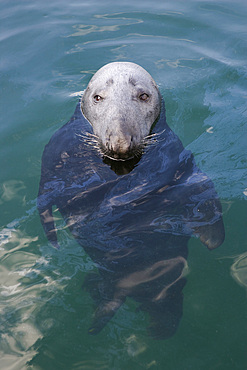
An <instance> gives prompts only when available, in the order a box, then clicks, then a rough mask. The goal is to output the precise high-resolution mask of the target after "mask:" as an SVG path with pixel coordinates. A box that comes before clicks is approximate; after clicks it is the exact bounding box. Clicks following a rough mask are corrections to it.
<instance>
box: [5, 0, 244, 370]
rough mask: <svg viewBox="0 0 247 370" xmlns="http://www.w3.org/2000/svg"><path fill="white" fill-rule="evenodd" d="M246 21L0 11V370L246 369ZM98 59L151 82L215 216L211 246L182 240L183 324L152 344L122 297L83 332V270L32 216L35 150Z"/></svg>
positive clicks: (72, 5)
mask: <svg viewBox="0 0 247 370" xmlns="http://www.w3.org/2000/svg"><path fill="white" fill-rule="evenodd" d="M246 17H247V3H246V1H244V0H242V1H240V0H237V1H227V0H216V1H201V0H197V1H196V0H194V1H193V0H188V1H177V0H175V1H171V0H170V1H158V0H155V1H153V2H149V1H145V0H142V1H138V0H137V1H135V2H134V1H124V2H117V1H116V0H114V1H113V0H111V1H98V0H92V1H88V2H86V1H83V0H81V1H79V0H74V1H70V2H69V1H64V0H61V1H58V0H57V1H47V0H45V1H30V0H28V1H25V0H20V1H17V0H11V1H4V0H1V1H0V29H1V32H0V81H1V85H0V107H1V108H0V109H1V112H0V113H1V116H0V117H1V123H0V143H1V144H0V157H1V158H0V163H1V172H0V207H1V213H0V258H1V263H0V312H1V316H0V317H1V318H0V368H1V369H4V370H7V369H13V370H15V369H18V370H19V369H29V368H30V369H42V370H43V369H44V370H50V369H51V370H54V369H121V370H122V369H133V370H135V369H167V370H180V369H181V370H184V369H192V370H198V369H203V370H204V369H205V370H208V369H213V370H214V369H217V370H221V369H222V370H223V369H224V370H227V369H229V370H232V369H246V367H247V355H246V353H247V348H246V346H247V345H246V343H247V298H246V288H247V243H246V240H247V238H246V231H247V227H246V219H247V217H246V216H247V213H246V197H247V185H246V178H247V164H246V142H247V135H246V120H247V119H246V116H247V114H246V107H247V103H246V95H247V93H246V74H247V73H246V72H247V67H246V64H247V63H246V59H247V49H246V47H247V42H246V41H247V26H246ZM110 61H132V62H135V63H138V64H141V65H142V66H143V67H144V68H146V69H147V70H148V71H149V72H150V73H151V75H152V76H153V78H154V79H155V80H156V82H157V83H158V85H159V88H160V90H161V92H162V95H163V96H164V98H165V101H166V110H167V121H168V124H169V125H170V126H171V128H172V129H173V130H174V131H175V132H176V133H177V134H178V135H179V137H180V139H181V140H182V142H183V144H184V145H185V146H186V147H188V148H189V149H191V150H192V151H193V153H194V154H195V158H196V161H197V164H198V165H199V166H200V168H201V169H202V170H204V171H205V172H207V174H208V175H209V176H210V177H211V179H212V180H213V181H214V183H215V187H216V189H217V191H218V194H219V196H220V198H221V201H222V205H223V214H224V223H225V229H226V239H225V242H224V244H223V245H222V246H221V247H219V248H218V249H217V250H214V251H212V252H209V251H208V250H207V249H206V248H205V247H204V246H203V245H202V244H201V243H200V241H199V240H197V239H191V241H190V244H189V258H188V266H189V271H188V276H187V279H188V281H187V285H186V286H185V288H184V313H183V318H182V320H181V323H180V326H179V329H178V331H177V333H176V334H175V335H174V336H173V337H172V338H171V339H169V340H166V341H155V340H153V339H152V338H150V337H148V336H147V333H146V326H147V324H148V317H146V316H145V314H144V313H142V312H136V307H137V306H136V304H135V302H133V301H132V300H131V299H129V300H127V301H126V303H125V304H124V305H123V306H122V307H121V309H120V310H119V311H118V312H117V314H116V315H115V316H114V318H113V319H112V320H111V321H110V322H109V323H108V325H107V326H106V327H105V328H104V330H103V331H102V332H101V333H100V334H99V335H97V336H89V335H88V334H87V329H88V327H89V324H90V321H91V318H92V313H93V303H92V300H91V297H90V296H89V294H88V293H87V292H84V291H82V289H81V285H82V282H83V278H84V276H85V273H86V272H88V271H90V270H93V269H95V267H94V264H93V262H92V261H91V260H90V258H89V257H88V256H87V255H86V254H85V252H84V251H83V250H82V249H81V247H80V246H79V245H77V244H76V242H75V240H73V238H72V237H71V236H70V235H68V233H67V232H66V230H61V231H60V234H59V240H60V242H61V250H59V251H56V250H54V249H52V247H51V246H50V245H49V243H48V242H47V240H46V238H45V236H44V233H43V230H42V227H41V225H40V221H39V216H38V213H37V210H36V197H37V191H38V184H39V177H40V166H41V155H42V152H43V149H44V146H45V144H46V143H47V142H48V140H49V138H50V137H51V136H52V134H53V133H54V132H55V131H56V130H57V129H58V128H59V127H61V126H62V125H63V124H64V123H66V122H67V121H68V120H69V118H70V117H71V116H72V114H73V112H74V109H75V106H76V102H77V100H78V97H76V96H74V95H73V94H75V93H78V92H80V91H82V90H83V89H85V87H86V85H87V83H88V81H89V79H90V77H91V76H92V74H93V73H94V72H95V71H96V70H97V69H98V68H99V67H101V66H102V65H103V64H105V63H108V62H110ZM59 222H61V221H59Z"/></svg>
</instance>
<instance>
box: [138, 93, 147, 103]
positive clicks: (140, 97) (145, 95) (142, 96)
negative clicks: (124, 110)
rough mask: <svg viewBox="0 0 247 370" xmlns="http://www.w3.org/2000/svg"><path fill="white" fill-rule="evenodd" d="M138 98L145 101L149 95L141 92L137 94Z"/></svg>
mask: <svg viewBox="0 0 247 370" xmlns="http://www.w3.org/2000/svg"><path fill="white" fill-rule="evenodd" d="M139 99H140V100H142V101H147V100H148V99H149V95H148V94H146V93H143V94H141V95H140V96H139Z"/></svg>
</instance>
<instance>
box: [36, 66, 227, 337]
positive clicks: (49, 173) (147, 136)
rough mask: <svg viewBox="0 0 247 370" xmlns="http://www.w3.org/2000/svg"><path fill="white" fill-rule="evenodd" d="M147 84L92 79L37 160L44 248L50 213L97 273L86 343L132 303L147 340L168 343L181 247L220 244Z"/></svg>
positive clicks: (205, 194) (208, 208)
mask: <svg viewBox="0 0 247 370" xmlns="http://www.w3.org/2000/svg"><path fill="white" fill-rule="evenodd" d="M132 67H133V68H132ZM116 71H118V73H117V72H116ZM101 72H102V73H101ZM111 72H112V74H111ZM120 72H121V73H120ZM135 72H136V73H137V74H135ZM97 76H99V81H98V82H97ZM149 76H150V75H149V74H147V72H146V71H144V72H143V73H142V68H141V67H139V66H136V65H133V63H127V64H126V63H117V64H115V63H113V64H109V65H107V66H106V67H103V70H102V71H100V70H99V72H97V73H96V74H95V76H94V77H93V79H92V81H91V82H90V83H89V87H88V89H87V90H86V91H85V93H84V95H83V97H82V100H81V102H79V103H78V104H77V107H76V110H75V113H74V115H73V117H72V118H71V120H70V121H69V122H68V123H67V124H66V125H64V126H63V127H62V128H60V129H59V130H58V131H57V132H56V133H55V134H54V135H53V137H52V138H51V140H50V141H49V143H48V144H47V146H46V147H45V149H44V153H43V157H42V170H41V180H40V188H39V195H38V208H39V212H40V216H41V221H42V224H43V227H44V230H45V232H46V235H47V237H48V239H49V240H50V241H51V243H52V244H53V245H54V246H58V241H57V232H56V228H55V224H54V219H53V212H52V207H53V206H54V205H56V207H57V210H58V211H59V212H60V213H61V215H62V216H63V217H64V219H65V221H66V224H67V227H68V228H69V229H70V231H71V233H72V234H73V236H74V237H75V238H76V240H77V241H78V243H79V244H80V245H82V246H83V248H84V249H85V251H86V253H87V254H88V255H89V256H90V257H91V258H92V260H93V261H94V262H95V263H96V266H97V268H98V274H88V275H87V276H86V278H85V281H84V287H85V288H86V289H87V290H88V291H89V292H90V293H91V294H92V297H93V298H94V300H95V302H96V304H97V309H96V311H95V314H94V320H93V323H92V326H91V328H90V330H89V332H90V333H91V334H96V333H98V332H99V331H100V330H101V329H102V328H103V327H104V326H105V325H106V323H107V322H108V321H109V320H110V318H111V317H112V316H113V315H114V313H115V312H116V311H117V309H118V308H119V307H120V306H121V305H122V304H123V302H124V301H125V299H126V297H132V298H133V299H134V300H135V301H136V302H138V304H139V308H140V309H141V310H143V311H145V312H148V313H149V315H150V326H149V328H148V331H149V334H150V335H152V336H153V337H154V338H157V339H164V338H168V337H170V336H171V335H173V334H174V333H175V331H176V329H177V327H178V324H179V321H180V318H181V316H182V302H183V294H182V289H183V287H184V285H185V277H184V269H185V267H186V264H187V254H188V250H187V244H188V240H189V238H190V237H191V236H192V235H196V236H197V237H199V238H200V240H201V242H202V243H203V244H205V245H206V246H207V247H208V248H209V249H213V248H216V247H218V246H219V245H220V244H221V243H222V242H223V240H224V225H223V221H222V215H221V204H220V201H219V199H218V196H217V194H216V191H215V189H214V186H213V183H212V181H211V180H210V179H209V178H208V177H207V176H206V175H205V174H204V173H203V172H202V171H201V170H200V169H199V168H198V167H197V166H196V164H195V161H194V158H193V155H192V153H191V152H190V151H188V150H186V149H184V148H183V145H182V143H181V141H180V140H179V138H178V137H177V135H175V133H174V132H173V131H172V130H171V129H170V128H169V126H168V125H167V123H166V118H165V108H164V103H163V102H162V101H161V98H160V94H159V92H158V89H157V86H156V84H155V83H154V82H153V80H152V79H151V77H149ZM103 77H104V78H103ZM121 81H122V82H121ZM134 81H135V83H134ZM144 83H146V85H145V84H144ZM104 84H105V85H104ZM139 86H142V87H141V88H140V89H139ZM98 87H99V90H98ZM104 88H105V90H104ZM138 89H139V90H138ZM142 94H144V97H143V99H144V100H143V101H138V102H137V101H136V100H137V99H142V98H140V96H141V95H142ZM147 96H148V97H147ZM101 99H103V100H101ZM148 99H149V100H148ZM94 100H96V101H94ZM119 102H123V104H122V103H121V104H120V103H119ZM105 103H106V106H108V108H109V110H108V109H107V108H105V107H104V104H105ZM142 104H143V105H142ZM147 107H148V108H147ZM133 118H134V119H133ZM101 123H102V124H101ZM154 124H155V125H154ZM129 137H132V139H131V140H130V139H129ZM132 156H134V157H135V156H137V157H138V160H137V161H135V162H134V163H132V159H130V158H132ZM106 158H107V161H106ZM124 159H125V160H124ZM127 163H129V165H127ZM116 164H117V165H118V166H117V167H116ZM119 173H120V174H122V175H121V176H119V175H118V174H119Z"/></svg>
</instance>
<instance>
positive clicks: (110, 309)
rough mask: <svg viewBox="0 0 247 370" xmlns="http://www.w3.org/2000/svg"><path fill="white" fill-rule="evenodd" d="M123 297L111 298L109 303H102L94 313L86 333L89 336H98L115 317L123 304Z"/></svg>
mask: <svg viewBox="0 0 247 370" xmlns="http://www.w3.org/2000/svg"><path fill="white" fill-rule="evenodd" d="M124 301H125V297H122V298H113V299H112V300H109V301H106V300H105V301H103V302H102V303H101V304H100V305H99V306H98V308H97V309H96V311H95V312H94V319H93V323H92V325H91V327H90V328H89V329H88V333H89V334H91V335H95V334H98V333H99V332H100V331H101V330H102V329H103V328H104V327H105V325H106V324H107V323H108V321H110V320H111V318H112V317H113V316H114V315H115V313H116V311H117V310H118V309H119V308H120V307H121V305H122V304H123V303H124Z"/></svg>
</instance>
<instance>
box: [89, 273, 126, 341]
mask: <svg viewBox="0 0 247 370" xmlns="http://www.w3.org/2000/svg"><path fill="white" fill-rule="evenodd" d="M82 288H83V289H85V290H86V291H87V292H89V294H90V295H91V297H92V299H93V300H94V302H95V304H96V305H97V306H98V307H97V308H96V310H95V312H94V318H93V322H92V325H91V326H90V328H89V329H88V333H89V334H91V335H95V334H98V333H99V332H100V331H101V330H102V329H103V328H104V327H105V325H106V324H107V323H108V321H110V320H111V318H112V317H113V316H114V315H115V313H116V311H117V310H118V309H119V308H120V306H121V305H122V304H123V303H124V301H125V299H126V296H125V295H124V294H121V293H120V292H117V291H115V289H114V287H112V285H110V287H108V286H107V285H106V283H105V281H104V279H103V277H102V276H100V275H99V274H97V273H89V274H87V275H86V277H85V280H84V283H83V285H82ZM116 293H117V294H116Z"/></svg>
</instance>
